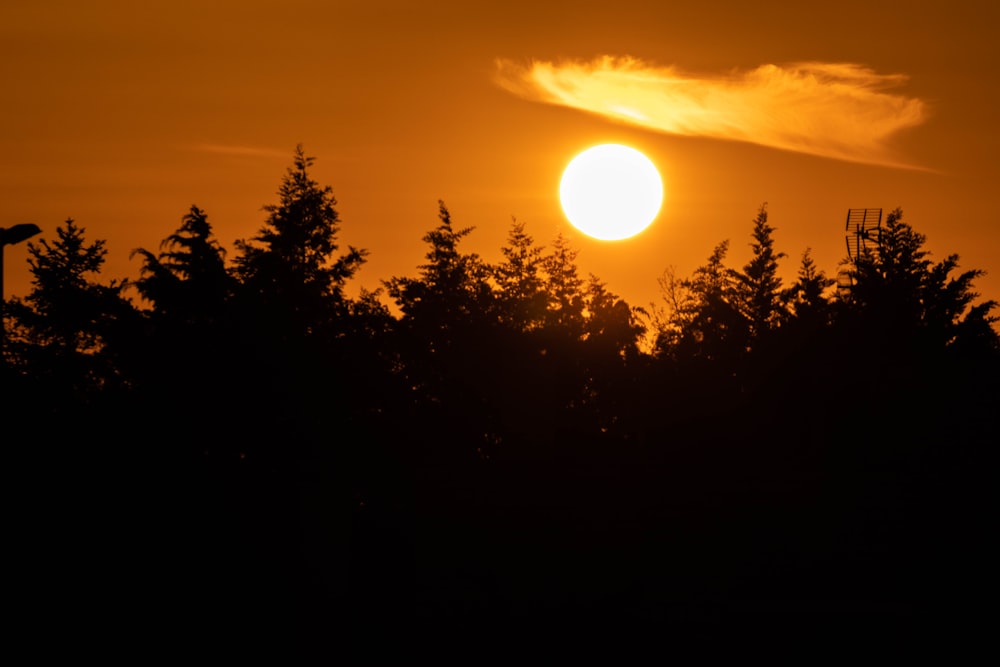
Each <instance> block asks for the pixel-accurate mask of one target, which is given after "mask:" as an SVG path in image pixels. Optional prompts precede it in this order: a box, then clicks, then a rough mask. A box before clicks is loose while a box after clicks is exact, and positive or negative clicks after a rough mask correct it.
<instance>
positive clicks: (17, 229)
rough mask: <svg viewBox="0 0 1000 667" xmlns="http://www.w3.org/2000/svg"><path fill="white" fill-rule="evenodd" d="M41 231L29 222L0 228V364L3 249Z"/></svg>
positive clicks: (4, 331)
mask: <svg viewBox="0 0 1000 667" xmlns="http://www.w3.org/2000/svg"><path fill="white" fill-rule="evenodd" d="M41 231H42V230H41V229H39V228H38V225H34V224H32V223H30V222H28V223H25V224H22V225H14V226H13V227H7V228H4V227H0V364H3V359H4V343H5V341H6V339H7V327H6V325H5V324H4V321H3V310H4V308H3V307H4V303H5V299H6V297H5V296H4V293H3V249H4V248H5V247H7V246H9V245H14V244H15V243H20V242H21V241H23V240H25V239H30V238H31V237H32V236H34V235H35V234H38V233H39V232H41Z"/></svg>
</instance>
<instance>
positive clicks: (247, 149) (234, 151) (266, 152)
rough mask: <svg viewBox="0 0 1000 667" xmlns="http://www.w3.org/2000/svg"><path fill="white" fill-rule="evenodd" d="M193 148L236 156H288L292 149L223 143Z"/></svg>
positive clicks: (198, 145)
mask: <svg viewBox="0 0 1000 667" xmlns="http://www.w3.org/2000/svg"><path fill="white" fill-rule="evenodd" d="M191 148H192V149H194V150H196V151H199V152H203V153H215V154H217V155H230V156H236V157H284V158H287V157H288V156H289V155H290V154H291V152H290V151H279V150H276V149H273V148H258V147H256V146H225V145H222V144H197V145H195V146H192V147H191Z"/></svg>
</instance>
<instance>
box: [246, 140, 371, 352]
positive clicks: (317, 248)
mask: <svg viewBox="0 0 1000 667" xmlns="http://www.w3.org/2000/svg"><path fill="white" fill-rule="evenodd" d="M314 160H315V158H312V157H307V156H306V154H305V152H304V150H303V148H302V146H301V145H299V146H298V147H297V148H296V150H295V154H294V157H293V164H292V166H291V167H289V168H288V171H287V173H286V174H285V177H284V179H283V180H282V183H281V187H280V188H279V190H278V196H279V203H277V204H270V205H268V206H265V207H264V210H265V211H266V212H267V214H268V217H267V222H266V223H265V224H264V226H263V227H262V228H261V229H260V231H259V232H258V233H257V236H255V237H253V238H252V239H251V240H250V241H245V240H240V241H237V243H236V247H237V250H238V252H239V254H238V255H237V257H236V273H237V276H238V277H239V278H240V279H241V281H242V283H243V286H244V291H245V292H246V294H247V296H248V297H250V298H253V299H254V300H256V301H258V302H259V304H260V305H261V306H262V307H263V308H264V310H265V311H266V312H267V313H268V315H266V316H265V320H266V321H267V322H270V323H271V325H273V326H279V327H280V326H282V325H286V326H292V327H293V328H294V330H295V331H297V333H298V335H300V336H301V335H308V334H309V333H311V332H315V331H316V330H317V329H318V328H323V327H324V326H329V325H331V324H332V323H333V322H334V321H335V319H336V316H337V315H342V314H343V313H344V312H345V311H346V310H347V299H346V298H345V295H344V284H345V283H346V281H347V280H348V279H350V278H351V277H352V276H353V275H354V273H355V272H356V271H357V270H358V268H359V267H360V266H361V264H362V263H363V262H364V258H365V255H366V254H367V253H366V251H364V250H359V249H357V248H353V247H349V248H348V251H347V252H346V253H344V254H342V255H340V256H337V257H335V253H336V252H337V250H338V249H339V245H338V243H337V233H338V232H339V223H340V218H339V216H338V214H337V211H336V209H335V208H334V207H335V206H336V204H337V201H336V199H335V198H334V196H333V189H332V188H331V187H330V186H321V185H320V184H319V183H318V182H317V181H315V180H313V178H312V176H311V175H310V173H309V169H310V168H311V167H312V164H313V162H314ZM258 244H259V245H258Z"/></svg>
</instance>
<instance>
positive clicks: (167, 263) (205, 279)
mask: <svg viewBox="0 0 1000 667" xmlns="http://www.w3.org/2000/svg"><path fill="white" fill-rule="evenodd" d="M160 249H161V252H160V253H159V255H154V254H153V253H152V252H150V251H149V250H146V249H145V248H137V249H136V250H134V251H132V255H133V256H135V255H139V256H141V257H142V259H143V265H142V269H141V277H140V278H139V280H137V281H136V283H135V285H136V287H137V288H138V290H139V293H140V294H141V295H142V296H143V297H144V298H145V299H148V300H149V301H150V302H152V303H153V305H154V307H155V309H156V311H157V313H159V314H161V315H166V316H168V317H173V318H176V319H178V320H180V321H191V320H206V319H210V318H213V317H217V316H218V315H220V314H221V313H220V311H221V309H222V307H223V304H224V302H225V301H226V300H227V299H228V298H229V295H230V293H231V291H232V288H233V279H232V277H231V276H230V275H229V272H228V271H227V270H226V266H225V250H224V249H223V248H222V247H221V246H220V245H219V243H218V241H217V240H216V239H214V238H213V235H212V226H211V225H210V224H209V222H208V216H207V215H206V214H205V212H204V211H202V210H201V209H199V208H198V207H197V206H192V207H191V210H190V211H189V212H188V213H187V214H186V215H184V217H183V219H182V223H181V226H180V228H179V229H178V230H177V231H176V232H174V233H173V234H171V235H170V236H168V237H167V238H166V239H164V240H163V242H162V243H161V244H160Z"/></svg>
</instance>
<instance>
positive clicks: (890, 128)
mask: <svg viewBox="0 0 1000 667" xmlns="http://www.w3.org/2000/svg"><path fill="white" fill-rule="evenodd" d="M906 80H907V77H906V76H905V75H903V74H878V73H877V72H875V71H874V70H872V69H871V68H869V67H866V66H863V65H857V64H852V63H821V62H801V63H792V64H788V65H761V66H760V67H758V68H756V69H753V70H748V71H742V72H740V71H734V72H732V73H730V74H728V75H725V76H717V77H699V76H693V75H689V74H685V73H682V72H680V71H679V70H678V69H677V68H675V67H660V66H654V65H651V64H647V63H645V62H643V61H641V60H637V59H634V58H628V57H625V58H615V57H611V56H605V57H603V58H598V59H597V60H594V61H591V62H580V61H564V62H559V63H553V62H545V61H536V62H532V63H530V64H528V65H526V66H524V65H519V64H516V63H514V62H512V61H509V60H498V61H497V83H498V84H499V85H500V86H501V87H503V88H504V89H506V90H508V91H509V92H511V93H514V94H516V95H520V96H522V97H525V98H527V99H530V100H534V101H537V102H545V103H548V104H557V105H562V106H567V107H571V108H574V109H580V110H583V111H588V112H590V113H595V114H598V115H600V116H604V117H606V118H610V119H613V120H617V121H620V122H625V123H630V124H633V125H638V126H640V127H645V128H648V129H650V130H656V131H659V132H664V133H668V134H677V135H685V136H700V137H711V138H715V139H729V140H733V141H746V142H751V143H755V144H761V145H763V146H770V147H772V148H780V149H783V150H788V151H796V152H799V153H808V154H810V155H818V156H822V157H827V158H834V159H838V160H847V161H851V162H861V163H866V164H876V165H884V166H892V167H904V168H910V169H915V168H920V167H917V166H916V165H913V164H909V163H907V162H906V161H905V160H903V159H901V158H900V157H898V156H897V155H896V154H895V153H894V151H893V150H892V147H891V146H890V139H891V138H892V137H893V136H894V135H896V134H897V133H898V132H900V131H901V130H905V129H907V128H912V127H916V126H918V125H920V124H921V123H923V122H924V121H925V120H926V118H927V115H928V109H927V104H926V103H925V102H923V101H922V100H920V99H918V98H914V97H905V96H902V95H897V94H893V93H890V92H887V90H888V89H890V88H894V87H898V86H900V85H902V84H903V83H905V82H906Z"/></svg>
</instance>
